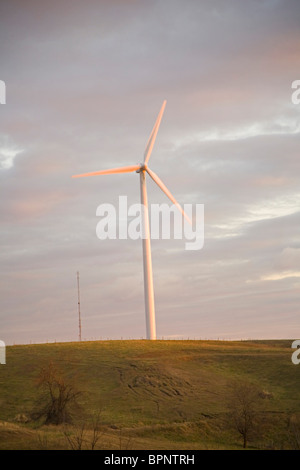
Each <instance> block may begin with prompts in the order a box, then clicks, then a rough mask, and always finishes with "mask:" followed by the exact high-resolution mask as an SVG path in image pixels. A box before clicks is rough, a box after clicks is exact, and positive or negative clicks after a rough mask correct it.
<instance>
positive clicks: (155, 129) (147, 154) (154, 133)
mask: <svg viewBox="0 0 300 470" xmlns="http://www.w3.org/2000/svg"><path fill="white" fill-rule="evenodd" d="M166 103H167V102H166V100H165V101H164V102H163V104H162V107H161V109H160V111H159V114H158V116H157V119H156V122H155V124H154V127H153V129H152V132H151V135H150V137H149V140H148V142H147V145H146V149H145V153H144V163H148V160H149V158H150V155H151V152H152V149H153V145H154V142H155V139H156V136H157V132H158V128H159V126H160V121H161V118H162V115H163V113H164V110H165V107H166Z"/></svg>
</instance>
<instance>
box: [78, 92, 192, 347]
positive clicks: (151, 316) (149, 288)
mask: <svg viewBox="0 0 300 470" xmlns="http://www.w3.org/2000/svg"><path fill="white" fill-rule="evenodd" d="M165 106H166V101H164V102H163V104H162V107H161V109H160V112H159V114H158V116H157V119H156V122H155V124H154V127H153V129H152V132H151V134H150V137H149V140H148V142H147V145H146V149H145V152H144V162H143V163H141V164H139V165H131V166H124V167H119V168H112V169H110V170H100V171H94V172H92V173H83V174H81V175H73V176H72V178H81V177H85V176H94V175H110V174H114V173H130V172H134V171H135V172H136V173H139V174H140V189H141V204H142V208H143V210H142V223H143V264H144V294H145V313H146V337H147V339H151V340H155V339H156V325H155V305H154V289H153V275H152V259H151V244H150V224H149V210H148V198H147V188H146V173H148V175H149V176H150V177H151V178H152V179H153V181H154V182H155V183H156V184H157V185H158V186H159V187H160V189H161V190H162V191H163V192H164V193H165V194H166V195H167V196H168V198H169V199H170V200H171V201H172V203H173V204H175V205H176V207H177V208H178V209H179V210H180V212H181V213H182V215H183V216H184V217H185V218H186V220H187V221H188V222H189V223H190V224H191V220H190V218H189V217H188V216H187V214H186V213H185V212H184V211H183V209H182V207H181V206H180V205H179V204H178V202H177V201H176V199H175V198H174V197H173V196H172V194H171V193H170V191H169V190H168V189H167V187H166V186H165V185H164V183H163V182H162V181H161V179H160V178H159V177H158V176H157V175H156V174H155V173H154V171H152V170H150V168H149V167H148V161H149V158H150V156H151V153H152V150H153V146H154V142H155V139H156V136H157V132H158V129H159V126H160V122H161V119H162V116H163V113H164V110H165Z"/></svg>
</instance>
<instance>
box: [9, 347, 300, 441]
mask: <svg viewBox="0 0 300 470" xmlns="http://www.w3.org/2000/svg"><path fill="white" fill-rule="evenodd" d="M291 342H292V341H288V340H287V341H282V340H281V341H252V342H248V341H239V342H229V341H155V342H150V341H99V342H81V343H55V344H40V345H25V346H24V345H22V346H9V347H7V359H6V362H7V363H6V365H1V366H0V449H25V448H28V449H38V448H51V449H62V448H67V442H66V439H65V438H64V435H63V428H62V427H61V426H57V427H55V426H38V425H37V424H35V423H33V422H29V423H26V424H20V423H16V420H15V418H16V416H17V415H18V414H25V415H28V416H29V415H30V412H31V410H32V407H33V405H34V402H35V400H36V398H37V395H38V390H37V387H36V378H37V376H38V373H39V371H40V369H41V367H42V366H43V365H46V364H48V363H49V361H52V362H54V363H55V364H56V365H57V366H58V367H59V368H60V369H61V370H62V371H63V373H64V374H65V376H66V377H67V378H72V380H75V382H76V385H77V388H78V389H79V390H80V391H82V392H83V394H82V397H81V409H82V412H81V413H80V416H79V415H78V417H77V420H78V422H79V421H80V420H81V421H82V420H84V421H85V422H86V423H87V424H86V426H87V428H88V426H89V423H90V422H91V419H92V417H93V415H94V414H95V413H97V412H98V411H99V410H101V424H102V431H103V435H102V437H101V440H100V446H101V447H102V448H106V449H118V448H126V447H130V448H132V449H149V450H153V449H235V448H236V449H239V448H241V442H240V438H239V436H238V435H237V434H236V433H235V432H234V430H233V429H231V428H230V427H229V426H228V420H227V413H228V409H227V400H228V393H229V385H230V383H231V382H232V380H244V379H246V380H248V381H251V382H253V383H255V384H257V385H258V386H259V387H260V388H261V389H262V390H265V391H267V392H269V393H271V394H272V398H271V399H266V400H264V402H265V403H264V404H265V411H264V413H265V421H266V422H268V426H267V431H266V432H265V435H264V436H263V437H260V439H259V440H258V441H255V440H254V441H253V442H251V443H250V445H251V446H252V448H267V447H270V446H271V447H275V448H281V447H289V446H291V444H290V442H289V434H288V432H287V422H288V419H289V417H290V416H292V415H295V414H297V413H300V400H299V391H298V384H299V374H300V365H299V366H298V367H297V366H295V365H294V364H292V362H291V353H292V350H291ZM71 432H74V433H75V432H76V419H75V422H74V428H73V431H71ZM89 432H90V431H89V430H88V429H87V430H86V435H87V436H88V435H89Z"/></svg>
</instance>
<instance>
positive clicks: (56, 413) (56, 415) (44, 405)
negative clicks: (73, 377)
mask: <svg viewBox="0 0 300 470" xmlns="http://www.w3.org/2000/svg"><path fill="white" fill-rule="evenodd" d="M37 387H38V388H39V389H42V395H41V396H40V397H39V399H38V402H37V404H36V407H35V409H34V411H33V412H32V418H33V419H40V418H43V419H44V423H45V424H62V423H70V422H72V411H73V410H74V409H75V408H78V403H77V398H78V397H79V395H80V392H79V391H77V390H76V388H75V386H74V384H73V383H72V382H71V381H68V380H67V379H66V378H65V377H64V376H63V374H62V373H61V372H60V371H59V370H58V368H57V367H56V366H55V365H54V364H53V363H52V362H50V363H49V364H48V365H47V366H46V367H43V368H42V369H41V371H40V373H39V376H38V379H37Z"/></svg>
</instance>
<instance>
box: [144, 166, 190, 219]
mask: <svg viewBox="0 0 300 470" xmlns="http://www.w3.org/2000/svg"><path fill="white" fill-rule="evenodd" d="M146 171H147V173H148V175H149V176H150V177H151V178H152V179H153V181H154V182H155V183H156V184H157V186H159V187H160V189H161V190H162V191H163V192H164V193H165V194H166V196H168V198H169V199H170V200H171V201H172V202H173V204H175V206H176V207H177V209H178V210H179V211H180V212H181V213H182V215H183V217H185V219H186V220H187V221H188V222H189V223H190V224H191V225H192V221H191V219H190V218H189V216H188V215H187V214H186V213H185V212H184V210H183V209H182V207H181V205H180V204H179V203H178V202H177V201H176V199H175V197H174V196H172V194H171V193H170V191H169V190H168V188H167V187H166V186H165V185H164V183H163V182H162V180H161V179H160V178H159V177H158V176H157V174H156V173H154V171H152V170H150V168H146Z"/></svg>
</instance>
